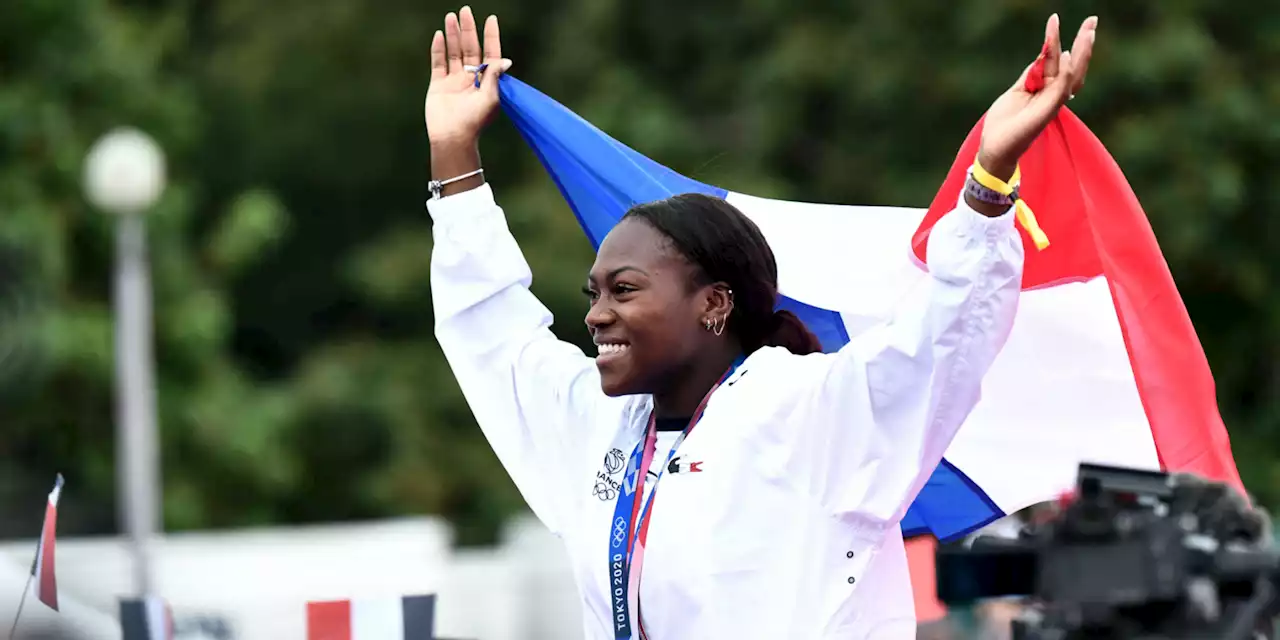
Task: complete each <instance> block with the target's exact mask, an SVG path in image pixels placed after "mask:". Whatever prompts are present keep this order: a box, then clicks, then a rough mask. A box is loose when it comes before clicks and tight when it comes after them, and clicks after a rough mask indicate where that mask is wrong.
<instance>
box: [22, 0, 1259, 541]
mask: <svg viewBox="0 0 1280 640" xmlns="http://www.w3.org/2000/svg"><path fill="white" fill-rule="evenodd" d="M452 9H456V7H451V6H445V5H442V4H440V3H438V2H434V1H428V2H422V1H420V0H418V1H414V2H409V1H408V0H378V1H377V2H372V1H370V2H357V1H355V0H306V1H303V0H278V1H276V2H257V1H254V0H178V1H174V2H163V1H161V0H129V1H125V0H61V1H59V2H48V1H47V0H6V1H5V2H4V3H2V4H0V460H3V463H2V464H0V514H3V517H0V535H34V534H35V532H36V531H38V528H39V513H40V511H39V509H40V507H39V505H40V503H41V501H42V500H43V496H44V494H45V492H47V491H48V486H49V482H50V481H51V479H52V477H53V473H54V472H55V471H62V472H63V473H65V474H66V476H67V477H68V480H69V485H68V490H67V493H66V496H65V504H67V505H68V506H67V507H66V508H64V509H63V510H62V512H61V518H60V519H61V522H60V523H59V524H60V528H61V530H62V532H64V533H65V534H69V535H75V534H82V533H109V532H112V531H114V530H115V522H116V518H115V502H114V442H113V435H114V426H113V424H114V412H115V408H114V404H113V400H112V385H113V375H114V374H113V364H112V329H111V312H110V310H111V298H110V295H111V269H112V267H111V265H112V255H113V248H112V247H113V233H112V224H111V220H110V219H109V218H107V217H106V216H103V215H100V214H99V213H97V212H95V211H93V210H92V209H91V208H90V207H89V206H88V205H87V204H86V202H85V200H84V197H83V195H82V193H81V189H80V175H81V171H82V161H83V158H84V155H85V152H86V151H87V149H88V147H89V145H90V144H91V143H92V142H93V141H94V139H96V138H97V137H98V136H99V135H101V134H102V133H104V132H105V131H106V130H108V129H109V128H111V127H113V126H115V125H118V124H130V125H135V126H139V127H142V128H144V129H146V130H147V131H149V132H150V133H152V134H153V135H155V136H156V137H157V138H158V139H159V140H160V141H161V143H162V144H163V146H164V147H165V150H166V153H167V155H168V161H169V167H170V177H171V181H170V186H169V189H168V190H167V191H166V193H165V195H164V198H163V200H162V202H161V203H160V205H159V206H158V207H157V208H156V210H155V211H154V212H153V214H152V216H151V218H150V224H151V226H150V242H151V247H152V260H153V266H154V276H153V277H154V287H155V301H156V311H155V313H156V323H157V326H156V334H157V335H156V340H157V345H156V352H157V358H158V367H159V370H158V376H159V397H160V412H161V415H160V422H161V428H162V439H163V443H162V449H163V460H164V483H165V487H164V490H165V504H164V516H165V517H164V519H165V524H166V527H167V528H168V529H170V530H181V529H191V528H205V527H237V526H246V525H263V524H272V523H298V522H313V521H327V520H342V519H359V518H374V517H382V516H394V515H404V514H424V513H427V514H443V515H445V516H448V517H449V518H450V519H452V520H453V521H454V522H455V523H456V524H457V526H458V527H459V534H460V538H461V540H462V541H463V542H465V543H483V542H486V541H490V540H492V539H493V537H494V536H495V532H496V531H497V527H498V526H499V525H500V523H501V522H502V520H503V519H504V518H505V517H507V516H508V515H510V514H511V513H513V512H514V511H516V510H519V509H521V508H523V507H522V502H521V499H520V497H519V495H518V494H517V493H516V492H515V491H514V489H513V487H512V486H511V484H510V481H509V480H508V479H507V477H506V475H505V473H504V472H503V471H502V469H501V467H500V466H499V465H498V464H497V461H496V459H495V458H494V457H493V455H492V454H491V453H490V452H489V450H488V447H487V446H486V444H485V443H484V441H483V439H482V438H481V437H480V435H479V433H478V430H477V429H476V428H475V425H474V422H473V420H472V418H471V416H470V413H469V411H468V409H467V407H466V406H465V404H464V403H463V400H462V398H461V395H460V393H459V391H458V389H457V386H456V384H455V383H454V381H453V379H452V376H451V375H450V373H449V371H448V368H447V367H446V365H445V363H444V361H443V359H442V357H441V354H440V350H439V348H438V346H437V345H436V343H435V341H434V339H433V337H432V334H431V323H432V318H431V307H430V293H429V290H428V263H429V259H430V252H431V234H430V222H429V219H428V217H427V215H426V213H425V211H424V210H423V206H422V201H423V199H424V197H425V189H424V183H425V181H426V179H427V177H426V174H427V166H428V158H427V156H426V151H427V148H426V138H425V133H424V129H423V126H422V99H423V95H424V92H425V90H426V82H427V75H428V69H427V64H428V47H429V44H430V36H431V33H432V32H433V31H434V30H435V29H437V28H439V25H440V24H441V20H442V17H443V15H444V13H445V12H446V11H448V10H452ZM475 9H476V11H477V13H479V14H480V15H481V16H483V15H487V14H488V13H497V14H498V15H499V16H500V18H501V21H502V26H503V32H504V36H505V37H504V40H505V41H504V47H505V53H506V55H507V56H508V57H511V58H513V59H514V60H515V62H516V65H515V67H514V69H513V70H512V73H513V74H516V75H518V76H519V77H521V78H522V79H524V80H526V81H528V82H531V83H532V84H534V85H535V86H537V87H538V88H540V89H541V90H543V91H545V92H547V93H549V94H550V95H552V96H553V97H555V98H556V99H557V100H559V101H561V102H562V103H564V104H566V105H567V106H569V107H570V108H571V109H574V110H575V111H577V112H578V113H580V114H581V115H583V116H584V117H586V118H587V119H589V120H591V121H592V122H593V123H595V124H596V125H598V126H599V127H601V128H602V129H604V130H606V131H608V132H609V133H611V134H612V135H614V136H615V137H617V138H619V139H620V140H622V141H623V142H626V143H628V144H630V145H631V146H633V147H635V148H636V149H638V150H639V151H641V152H643V153H645V154H647V155H649V156H651V157H653V158H655V159H658V160H659V161H661V162H663V163H665V164H667V165H668V166H671V167H673V168H675V169H676V170H678V171H681V172H683V173H686V174H688V175H691V176H694V177H696V178H698V179H700V180H703V181H705V182H709V183H714V184H717V185H720V186H723V187H725V188H728V189H732V190H736V191H743V192H747V193H752V194H754V195H760V196H768V197H779V198H789V199H808V200H821V201H830V202H844V203H860V204H899V205H913V206H925V205H927V203H928V202H929V200H930V198H931V197H932V195H933V193H934V190H935V188H936V186H937V184H938V183H939V181H940V179H941V177H942V175H943V173H944V172H945V170H946V168H947V166H948V165H949V162H950V161H951V159H952V158H953V156H954V152H955V149H956V147H957V146H958V145H959V143H960V141H961V140H962V139H963V137H964V135H965V133H966V132H967V131H968V130H969V128H970V127H971V126H972V124H973V123H974V122H975V121H976V119H977V118H978V117H979V116H980V114H981V113H982V111H983V110H984V109H985V107H986V106H987V105H988V104H989V103H990V101H991V100H992V99H993V98H994V97H995V96H996V95H997V94H998V93H999V92H1000V91H1002V90H1003V89H1004V88H1005V87H1006V86H1007V85H1008V84H1010V83H1011V82H1012V80H1013V79H1014V78H1015V77H1016V76H1017V74H1018V73H1019V72H1020V71H1021V69H1022V68H1023V67H1024V66H1025V64H1026V63H1027V62H1029V61H1030V59H1031V58H1032V57H1033V56H1034V55H1035V54H1036V52H1037V51H1038V48H1039V44H1040V42H1041V38H1042V33H1043V21H1044V19H1045V18H1046V17H1047V16H1048V14H1049V13H1050V12H1052V11H1055V10H1056V11H1059V12H1061V14H1062V17H1063V22H1064V24H1066V25H1068V26H1069V27H1070V28H1074V26H1076V25H1078V24H1079V22H1080V20H1082V19H1084V18H1085V17H1086V16H1087V15H1090V14H1093V13H1096V14H1098V15H1100V17H1101V25H1100V31H1099V40H1098V44H1097V53H1096V55H1095V61H1094V64H1093V68H1092V70H1091V74H1090V78H1089V84H1088V86H1087V87H1086V90H1085V91H1084V92H1083V93H1082V94H1081V95H1080V97H1079V98H1078V99H1077V100H1076V101H1074V102H1073V103H1072V108H1073V109H1074V110H1075V111H1076V112H1077V113H1078V114H1080V115H1081V116H1082V117H1083V118H1084V119H1085V121H1086V122H1087V123H1088V124H1089V125H1090V127H1091V128H1092V129H1093V130H1094V132H1095V133H1097V134H1098V135H1099V137H1100V138H1101V139H1102V140H1103V142H1104V143H1105V144H1106V145H1107V146H1108V148H1109V149H1110V150H1111V151H1112V153H1113V154H1114V155H1115V156H1116V158H1117V160H1118V161H1119V163H1120V165H1121V167H1123V168H1124V170H1125V171H1126V174H1127V175H1128V177H1129V179H1130V181H1131V183H1132V185H1133V187H1134V189H1135V190H1136V191H1137V193H1138V196H1139V198H1140V199H1141V201H1142V202H1143V204H1144V206H1145V208H1146V211H1147V213H1148V215H1149V216H1150V217H1151V219H1152V224H1153V225H1154V227H1155V228H1156V232H1157V234H1158V236H1159V238H1160V242H1161V245H1162V247H1163V249H1164V252H1165V256H1166V258H1167V259H1168V261H1169V264H1170V266H1171V268H1172V270H1173V272H1174V275H1175V277H1176V278H1177V281H1178V283H1179V287H1180V289H1181V291H1182V293H1183V295H1184V297H1185V299H1186V301H1187V305H1188V307H1189V309H1190V313H1191V316H1192V319H1193V321H1194V322H1195V324H1196V326H1197V328H1198V330H1199V333H1200V337H1201V340H1202V342H1203V343H1204V346H1205V349H1206V351H1207V352H1208V355H1209V358H1210V362H1211V364H1212V366H1213V369H1214V372H1215V375H1216V377H1217V381H1218V390H1219V398H1220V401H1221V407H1222V411H1223V414H1224V416H1225V418H1226V420H1227V422H1228V424H1229V426H1230V429H1231V434H1232V439H1233V443H1234V447H1235V452H1236V456H1237V460H1238V462H1239V464H1240V467H1241V470H1242V472H1243V473H1244V475H1245V478H1246V482H1247V483H1248V485H1249V486H1250V488H1251V490H1252V491H1253V492H1255V493H1256V494H1257V496H1258V497H1259V498H1260V499H1261V500H1262V501H1263V502H1264V503H1266V504H1270V505H1275V504H1277V502H1278V501H1280V464H1278V462H1277V461H1278V460H1280V457H1278V456H1277V453H1280V399H1278V396H1277V393H1276V392H1277V391H1278V390H1280V366H1278V363H1280V331H1277V327H1280V288H1278V287H1277V282H1276V278H1277V275H1278V274H1280V270H1278V267H1277V260H1276V258H1274V257H1273V252H1272V250H1270V249H1268V247H1276V246H1280V221H1278V220H1277V216H1276V213H1275V212H1276V211H1277V210H1278V209H1280V186H1276V184H1274V183H1272V182H1271V181H1270V180H1269V178H1270V177H1271V175H1272V174H1274V172H1275V169H1276V168H1277V166H1278V165H1277V160H1278V159H1280V117H1278V116H1280V109H1278V107H1280V75H1276V74H1275V73H1271V72H1270V70H1274V69H1276V68H1280V10H1277V9H1275V8H1264V7H1263V5H1261V4H1259V5H1255V6H1252V7H1247V6H1246V5H1244V4H1243V3H1240V2H1225V1H1222V0H1217V1H1211V0H1129V1H1126V2H1101V1H1088V0H1080V1H1072V2H1029V1H1027V0H957V1H955V2H949V3H939V2H936V1H934V0H895V1H893V2H879V1H877V2H842V3H831V2H816V1H812V0H807V1H793V2H783V1H781V0H738V1H736V2H730V1H728V0H701V1H699V2H696V3H689V2H676V1H674V0H649V1H646V2H634V1H633V2H623V1H621V0H561V1H559V2H548V1H546V0H523V1H516V0H490V1H488V2H486V3H485V4H484V5H477V6H476V7H475ZM483 151H484V155H485V162H486V167H487V171H488V176H489V178H490V180H491V181H492V182H493V183H494V184H495V185H496V188H497V189H498V193H499V197H500V200H501V201H502V203H503V204H504V206H505V207H506V208H507V211H508V213H509V215H510V217H511V222H512V227H513V229H514V231H515V233H516V235H517V236H518V238H519V239H520V241H521V243H522V246H523V247H524V249H525V251H526V254H527V255H528V257H529V259H530V261H531V262H532V263H533V266H534V272H535V274H536V276H535V277H536V282H535V285H534V287H535V291H536V292H537V293H538V294H539V295H540V296H541V297H542V298H543V300H544V301H545V302H546V303H547V304H548V305H549V306H550V307H551V308H552V310H553V311H555V312H556V314H557V317H558V318H559V319H560V322H559V323H558V324H557V327H556V330H557V331H558V332H559V333H560V335H561V336H562V337H564V338H566V339H571V340H577V341H585V332H584V331H583V330H582V329H581V325H580V324H579V321H580V317H581V315H582V313H583V312H584V306H583V303H582V301H581V300H579V294H578V293H577V290H578V287H579V286H580V283H581V279H582V274H583V273H584V271H585V269H586V268H587V267H588V266H589V264H590V261H591V250H590V247H589V246H588V244H587V243H586V241H585V238H584V237H583V236H582V234H581V233H580V231H579V230H578V228H577V225H576V222H575V221H574V219H573V216H572V215H571V214H570V212H569V211H568V209H567V207H566V206H565V204H564V202H563V200H562V199H561V197H560V196H559V194H558V192H556V190H555V188H554V186H553V185H552V184H551V183H550V181H549V180H548V179H547V177H546V175H545V173H544V172H543V170H542V168H541V167H540V166H539V165H538V164H537V162H536V160H535V158H534V157H533V156H532V154H531V153H530V152H529V151H528V148H527V147H526V146H525V145H524V143H523V142H522V141H520V140H519V138H518V137H517V136H516V135H515V133H514V131H513V130H512V129H511V127H510V126H509V125H508V124H507V123H505V122H503V121H501V120H500V121H499V122H498V123H497V124H496V125H495V126H494V127H493V128H492V131H491V132H490V133H489V134H488V136H487V137H486V138H485V140H484V145H483Z"/></svg>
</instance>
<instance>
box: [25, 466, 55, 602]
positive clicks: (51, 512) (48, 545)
mask: <svg viewBox="0 0 1280 640" xmlns="http://www.w3.org/2000/svg"><path fill="white" fill-rule="evenodd" d="M61 495H62V474H61V473H59V474H58V479H57V480H56V481H55V482H54V484H53V491H50V492H49V503H48V504H47V505H46V506H45V509H44V526H43V527H42V528H41V530H40V543H39V546H37V547H36V559H35V562H32V563H31V577H32V579H33V580H34V581H35V583H36V597H38V598H40V602H43V603H45V604H46V605H48V606H49V608H50V609H53V610H54V611H57V610H58V579H57V577H56V575H55V573H54V558H55V557H56V556H57V554H56V553H55V545H54V539H55V538H56V537H57V531H58V497H59V496H61Z"/></svg>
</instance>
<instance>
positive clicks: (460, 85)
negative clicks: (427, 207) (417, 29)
mask: <svg viewBox="0 0 1280 640" xmlns="http://www.w3.org/2000/svg"><path fill="white" fill-rule="evenodd" d="M482 63H483V64H487V65H488V67H487V68H486V69H485V70H484V71H483V72H482V74H481V76H480V77H481V81H480V86H479V87H476V71H473V70H470V69H469V68H474V67H478V66H479V65H481V64H482ZM510 66H511V61H510V60H503V58H502V40H501V38H500V35H499V32H498V18H497V16H489V18H488V20H486V21H485V25H484V49H483V51H481V48H480V36H479V33H478V32H477V30H476V20H475V17H474V16H473V15H472V13H471V9H470V7H463V8H462V10H461V11H459V12H458V15H454V14H453V13H450V14H448V15H447V16H445V20H444V31H443V32H440V31H437V32H436V33H435V37H434V38H432V40H431V84H430V86H429V87H428V88H427V98H426V104H425V105H424V107H423V110H424V117H425V118H426V125H427V135H428V137H429V138H430V140H431V142H432V144H441V143H452V142H460V143H469V142H474V141H475V140H476V139H477V138H478V137H479V135H480V130H481V129H483V128H484V125H485V124H487V123H488V122H489V121H490V120H491V119H492V118H493V115H494V113H495V112H496V111H497V108H498V76H499V75H500V74H501V73H502V72H503V71H505V70H506V69H508V68H510Z"/></svg>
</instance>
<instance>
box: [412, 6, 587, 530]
mask: <svg viewBox="0 0 1280 640" xmlns="http://www.w3.org/2000/svg"><path fill="white" fill-rule="evenodd" d="M446 45H447V46H446ZM484 54H485V61H486V62H487V63H489V67H488V68H487V69H486V70H485V71H484V73H483V79H482V81H481V86H480V87H476V86H475V78H476V75H475V73H474V72H472V71H468V70H466V69H464V65H466V66H470V67H474V66H476V65H479V64H480V62H481V51H480V46H479V41H478V37H477V33H476V25H475V20H474V18H473V17H472V15H471V12H470V10H469V9H463V10H462V12H461V15H460V16H455V15H454V14H452V13H450V14H449V15H448V16H447V17H446V19H445V31H444V33H443V34H442V33H440V32H437V33H436V35H435V38H434V40H433V42H432V45H431V63H432V64H431V86H430V89H429V90H428V92H427V99H426V108H425V112H426V125H427V131H428V134H429V137H430V141H431V173H432V178H433V180H434V181H436V182H438V183H447V184H444V186H443V188H441V189H440V196H441V197H440V198H439V199H432V200H431V201H429V203H428V209H429V210H430V213H431V216H432V219H433V221H434V225H435V226H434V229H433V236H434V248H433V249H432V254H431V294H432V304H433V307H434V311H435V328H436V338H437V339H438V340H439V342H440V346H441V348H442V349H443V350H444V354H445V357H446V358H447V359H448V362H449V366H450V367H451V368H452V370H453V373H454V375H455V376H456V377H457V380H458V384H459V386H460V387H461V388H462V392H463V395H464V396H466V399H467V402H468V404H469V405H470V407H471V410H472V412H473V413H474V415H475V418H476V421H477V422H478V423H479V425H480V428H481V429H482V430H483V431H484V434H485V437H486V438H487V439H488V441H489V444H490V445H491V446H492V447H493V450H494V452H495V453H496V454H497V455H498V458H499V459H500V460H501V461H502V464H503V466H504V467H505V468H506V469H507V472H508V473H509V474H510V475H511V477H512V479H513V480H514V481H515V483H516V486H517V487H518V488H519V489H520V491H521V493H522V494H523V495H524V498H525V500H526V501H527V502H528V503H529V505H530V507H532V509H533V510H534V512H535V513H536V514H537V515H538V517H539V518H540V519H541V520H542V521H543V522H544V523H545V524H546V525H547V526H548V527H549V528H551V529H552V530H553V531H557V532H559V531H560V530H561V529H562V527H563V525H564V520H565V518H568V517H572V515H571V513H572V510H573V500H572V497H573V496H578V495H579V493H581V492H574V491H569V490H567V484H566V482H567V481H568V477H569V475H568V474H570V473H572V470H573V469H577V468H579V467H581V466H582V464H583V460H584V458H583V457H582V456H583V455H584V452H585V451H586V450H587V449H586V447H588V446H589V445H590V443H589V442H588V438H589V435H590V433H591V428H590V427H591V425H592V424H593V423H594V422H595V420H596V419H597V418H598V417H599V415H598V414H599V411H600V410H601V409H602V407H603V406H605V405H609V404H610V403H609V400H608V399H607V398H605V396H604V395H603V393H602V392H601V390H600V381H599V376H598V374H597V372H596V368H595V365H594V362H593V360H591V359H590V358H588V357H587V356H585V355H584V354H583V353H582V351H581V350H579V349H578V348H577V347H574V346H573V345H570V344H567V343H564V342H561V341H559V340H557V339H556V338H555V336H554V335H552V333H551V331H550V326H551V320H552V318H551V313H550V312H549V311H548V310H547V309H546V307H544V306H543V305H542V304H541V303H540V302H539V301H538V300H537V299H536V298H535V297H534V296H533V294H532V293H531V292H530V291H529V285H530V283H531V281H532V274H531V273H530V270H529V265H528V263H527V262H526V261H525V259H524V256H523V254H522V253H521V251H520V248H519V247H518V246H517V245H516V241H515V239H514V238H513V237H512V236H511V233H510V231H509V230H508V228H507V223H506V219H505V217H504V216H503V212H502V209H501V208H500V207H499V206H498V205H497V203H496V202H495V201H494V197H493V193H492V191H491V189H490V187H489V185H488V184H486V183H485V182H484V178H483V176H482V175H481V174H478V173H476V172H477V171H478V170H479V169H480V168H481V165H480V154H479V151H478V145H477V139H478V136H479V133H480V130H481V129H482V128H483V126H484V124H485V123H486V122H487V121H488V120H489V119H490V118H491V117H492V115H493V113H494V111H495V110H496V108H497V105H498V89H497V82H498V75H499V73H501V71H503V70H505V68H506V67H507V66H509V62H504V61H503V60H502V58H501V50H500V45H499V38H498V23H497V19H496V18H494V17H490V18H489V19H488V21H487V23H486V24H485V51H484ZM459 176H469V177H466V178H463V179H461V180H457V181H453V180H454V179H455V178H457V177H459ZM610 406H612V405H610Z"/></svg>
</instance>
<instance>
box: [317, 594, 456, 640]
mask: <svg viewBox="0 0 1280 640" xmlns="http://www.w3.org/2000/svg"><path fill="white" fill-rule="evenodd" d="M435 606H436V597H435V596H433V595H427V596H404V597H401V598H377V599H373V598H371V599H357V600H331V601H325V602H308V603H307V640H431V639H432V638H434V637H435Z"/></svg>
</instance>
